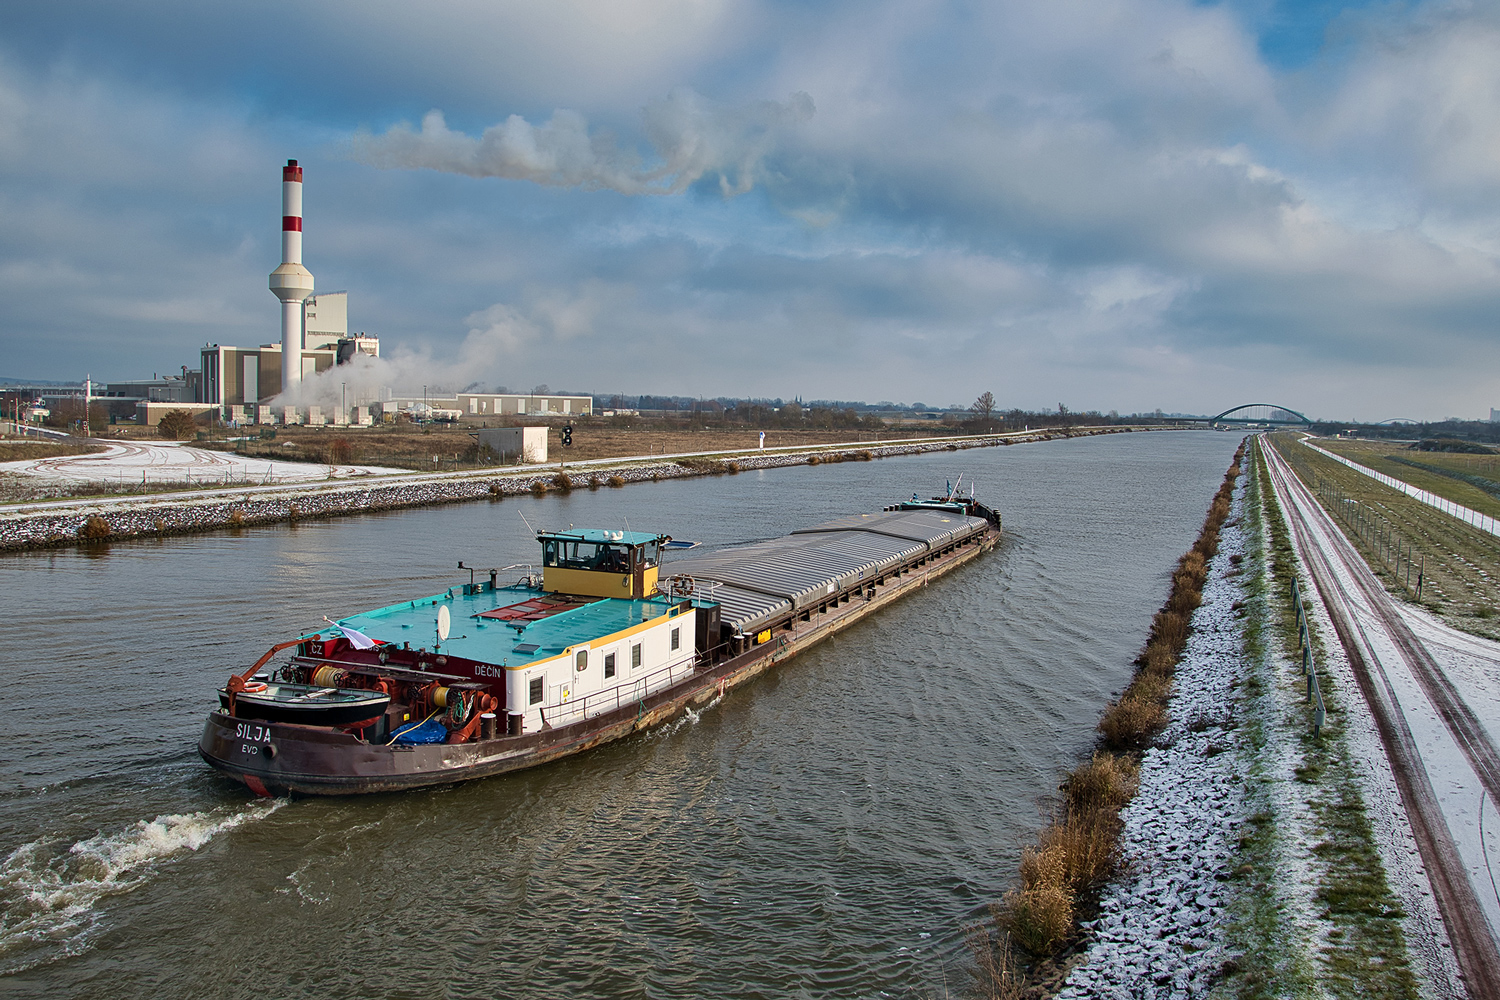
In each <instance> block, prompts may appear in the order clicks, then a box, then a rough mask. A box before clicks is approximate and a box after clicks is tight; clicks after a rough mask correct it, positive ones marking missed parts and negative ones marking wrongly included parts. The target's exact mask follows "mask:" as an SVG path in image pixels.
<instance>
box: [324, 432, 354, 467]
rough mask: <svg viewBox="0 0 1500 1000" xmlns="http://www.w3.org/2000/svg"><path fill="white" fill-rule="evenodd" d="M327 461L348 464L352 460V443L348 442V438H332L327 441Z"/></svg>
mask: <svg viewBox="0 0 1500 1000" xmlns="http://www.w3.org/2000/svg"><path fill="white" fill-rule="evenodd" d="M328 461H329V462H330V463H339V464H343V465H348V464H349V463H350V462H352V461H354V445H352V444H350V443H349V439H348V438H344V437H336V438H334V439H333V440H332V441H330V442H328Z"/></svg>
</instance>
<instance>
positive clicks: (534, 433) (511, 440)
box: [475, 427, 547, 465]
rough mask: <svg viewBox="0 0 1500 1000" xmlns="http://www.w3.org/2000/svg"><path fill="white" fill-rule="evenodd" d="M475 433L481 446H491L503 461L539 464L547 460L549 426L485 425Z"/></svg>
mask: <svg viewBox="0 0 1500 1000" xmlns="http://www.w3.org/2000/svg"><path fill="white" fill-rule="evenodd" d="M475 434H476V435H477V436H478V438H479V446H480V447H481V448H489V449H490V450H491V451H493V452H494V453H495V454H496V455H498V456H500V461H501V462H502V463H509V462H524V463H528V464H532V465H539V464H542V463H544V462H546V461H547V428H545V427H483V428H480V429H479V430H478V431H475Z"/></svg>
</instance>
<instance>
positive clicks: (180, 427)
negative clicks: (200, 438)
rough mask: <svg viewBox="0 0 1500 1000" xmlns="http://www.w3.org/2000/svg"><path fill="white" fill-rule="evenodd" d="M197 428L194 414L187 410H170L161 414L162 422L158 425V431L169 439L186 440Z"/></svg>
mask: <svg viewBox="0 0 1500 1000" xmlns="http://www.w3.org/2000/svg"><path fill="white" fill-rule="evenodd" d="M196 430H197V427H196V425H195V424H194V423H193V415H192V414H191V413H189V412H188V411H187V410H168V411H167V412H166V413H163V414H162V415H161V423H159V424H157V425H156V432H157V433H158V434H160V435H161V436H162V437H164V438H166V439H167V440H168V441H184V440H186V439H188V438H190V437H192V436H193V433H194V432H195V431H196Z"/></svg>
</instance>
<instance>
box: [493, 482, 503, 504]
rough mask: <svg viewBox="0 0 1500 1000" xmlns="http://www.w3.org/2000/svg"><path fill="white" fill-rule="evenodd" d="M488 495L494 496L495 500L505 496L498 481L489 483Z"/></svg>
mask: <svg viewBox="0 0 1500 1000" xmlns="http://www.w3.org/2000/svg"><path fill="white" fill-rule="evenodd" d="M490 496H492V497H494V498H495V499H496V500H499V499H501V498H502V497H504V496H505V493H504V491H502V490H501V489H500V484H499V483H490Z"/></svg>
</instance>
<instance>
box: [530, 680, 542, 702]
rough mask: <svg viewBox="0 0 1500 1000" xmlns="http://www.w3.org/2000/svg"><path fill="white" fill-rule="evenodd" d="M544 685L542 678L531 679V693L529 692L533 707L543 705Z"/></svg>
mask: <svg viewBox="0 0 1500 1000" xmlns="http://www.w3.org/2000/svg"><path fill="white" fill-rule="evenodd" d="M543 685H544V682H543V679H542V678H540V677H533V678H532V679H531V689H530V692H529V693H530V695H531V704H533V705H540V704H541V703H542V689H543Z"/></svg>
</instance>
